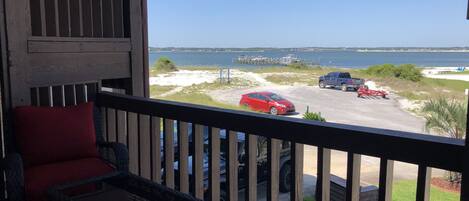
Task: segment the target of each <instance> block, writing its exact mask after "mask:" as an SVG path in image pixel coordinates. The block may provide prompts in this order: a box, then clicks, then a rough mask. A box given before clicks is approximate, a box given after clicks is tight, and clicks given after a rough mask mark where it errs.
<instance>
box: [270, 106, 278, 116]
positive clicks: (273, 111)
mask: <svg viewBox="0 0 469 201" xmlns="http://www.w3.org/2000/svg"><path fill="white" fill-rule="evenodd" d="M270 114H271V115H277V114H278V110H277V108H275V107H271V108H270Z"/></svg>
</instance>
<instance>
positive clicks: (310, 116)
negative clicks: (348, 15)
mask: <svg viewBox="0 0 469 201" xmlns="http://www.w3.org/2000/svg"><path fill="white" fill-rule="evenodd" d="M303 119H306V120H312V121H321V122H326V119H325V118H324V117H322V116H321V113H320V112H319V113H316V112H309V106H308V107H307V108H306V112H305V113H304V114H303Z"/></svg>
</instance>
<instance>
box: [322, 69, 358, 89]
mask: <svg viewBox="0 0 469 201" xmlns="http://www.w3.org/2000/svg"><path fill="white" fill-rule="evenodd" d="M363 84H364V80H363V79H360V78H352V76H351V75H350V73H348V72H331V73H328V74H327V75H323V76H321V77H319V87H320V88H326V87H332V88H336V87H340V89H341V90H342V91H348V90H349V89H352V90H354V91H356V90H358V88H360V86H361V85H363Z"/></svg>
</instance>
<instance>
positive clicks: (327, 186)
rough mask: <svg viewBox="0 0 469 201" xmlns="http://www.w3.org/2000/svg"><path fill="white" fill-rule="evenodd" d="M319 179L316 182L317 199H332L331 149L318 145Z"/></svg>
mask: <svg viewBox="0 0 469 201" xmlns="http://www.w3.org/2000/svg"><path fill="white" fill-rule="evenodd" d="M317 176H318V179H317V182H316V200H317V201H330V200H331V197H330V196H331V193H330V192H331V150H330V149H326V148H323V147H318V173H317Z"/></svg>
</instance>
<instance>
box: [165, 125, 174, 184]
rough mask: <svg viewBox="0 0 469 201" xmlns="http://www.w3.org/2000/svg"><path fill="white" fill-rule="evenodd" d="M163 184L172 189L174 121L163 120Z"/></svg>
mask: <svg viewBox="0 0 469 201" xmlns="http://www.w3.org/2000/svg"><path fill="white" fill-rule="evenodd" d="M164 164H165V167H164V172H165V184H166V186H167V187H168V188H172V189H174V120H172V119H165V120H164Z"/></svg>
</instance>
